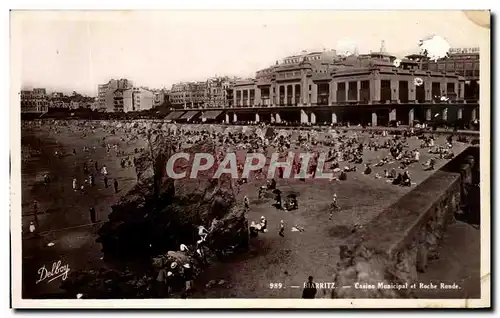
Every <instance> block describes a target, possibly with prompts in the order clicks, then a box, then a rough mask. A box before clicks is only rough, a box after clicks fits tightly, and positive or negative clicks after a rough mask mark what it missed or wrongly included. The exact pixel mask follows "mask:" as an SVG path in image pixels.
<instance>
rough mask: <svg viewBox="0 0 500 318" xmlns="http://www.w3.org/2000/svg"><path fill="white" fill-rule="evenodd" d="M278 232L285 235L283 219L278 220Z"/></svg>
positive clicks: (282, 235)
mask: <svg viewBox="0 0 500 318" xmlns="http://www.w3.org/2000/svg"><path fill="white" fill-rule="evenodd" d="M278 234H279V236H281V237H285V221H283V220H281V221H280V231H279V233H278Z"/></svg>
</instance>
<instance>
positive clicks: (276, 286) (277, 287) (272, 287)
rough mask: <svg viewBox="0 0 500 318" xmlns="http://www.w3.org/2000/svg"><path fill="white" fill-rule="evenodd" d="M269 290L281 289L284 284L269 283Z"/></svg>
mask: <svg viewBox="0 0 500 318" xmlns="http://www.w3.org/2000/svg"><path fill="white" fill-rule="evenodd" d="M269 288H270V289H281V288H283V284H282V283H269Z"/></svg>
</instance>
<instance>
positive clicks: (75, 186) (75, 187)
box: [73, 178, 77, 191]
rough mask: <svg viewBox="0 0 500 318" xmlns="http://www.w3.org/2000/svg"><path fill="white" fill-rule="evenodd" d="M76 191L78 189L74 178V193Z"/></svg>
mask: <svg viewBox="0 0 500 318" xmlns="http://www.w3.org/2000/svg"><path fill="white" fill-rule="evenodd" d="M76 189H77V184H76V178H73V191H76Z"/></svg>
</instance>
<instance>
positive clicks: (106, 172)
mask: <svg viewBox="0 0 500 318" xmlns="http://www.w3.org/2000/svg"><path fill="white" fill-rule="evenodd" d="M101 174H102V175H104V176H107V175H108V168H106V165H103V166H102V169H101Z"/></svg>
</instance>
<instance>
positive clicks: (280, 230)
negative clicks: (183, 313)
mask: <svg viewBox="0 0 500 318" xmlns="http://www.w3.org/2000/svg"><path fill="white" fill-rule="evenodd" d="M10 55H11V57H10V58H11V61H10V64H11V83H10V84H11V100H10V113H11V114H10V118H11V128H10V130H11V136H10V140H11V211H10V215H11V223H10V228H11V259H12V261H11V265H12V283H11V284H12V285H11V288H12V294H11V297H12V306H13V307H14V308H91V307H92V308H110V307H122V308H167V307H168V308H333V307H336V308H381V307H383V308H391V307H397V308H424V307H441V308H462V307H469V308H470V307H473V308H479V307H481V308H485V307H490V306H491V304H490V296H491V295H490V294H491V290H490V289H491V278H490V271H491V270H490V244H491V243H490V206H489V204H490V203H489V202H490V163H489V160H490V159H489V158H490V111H491V110H490V102H491V96H490V12H489V11H462V10H449V11H402V10H399V11H398V10H394V11H368V10H366V11H335V10H239V11H230V10H220V11H216V10H211V11H208V10H206V11H202V10H197V11H188V10H184V11H175V10H170V11H168V10H156V11H132V10H131V11H126V10H123V11H118V10H116V11H77V10H75V11H69V10H68V11H43V10H39V11H30V10H12V11H11V12H10ZM109 300H113V303H110V302H103V301H109Z"/></svg>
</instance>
